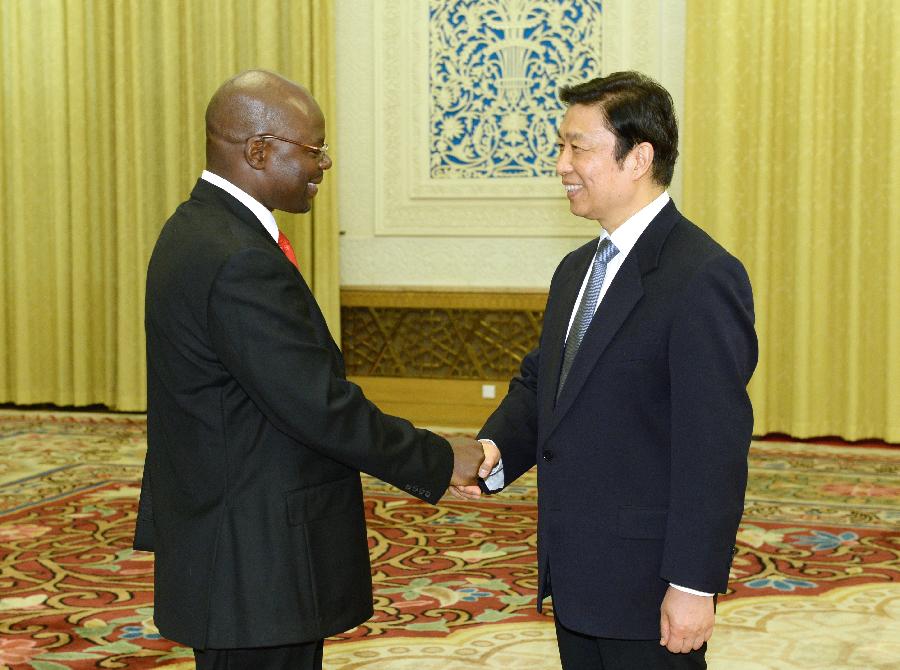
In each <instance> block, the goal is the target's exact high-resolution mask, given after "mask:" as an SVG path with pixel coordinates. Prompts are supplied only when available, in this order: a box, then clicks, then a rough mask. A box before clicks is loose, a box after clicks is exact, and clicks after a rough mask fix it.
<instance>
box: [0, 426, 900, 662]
mask: <svg viewBox="0 0 900 670" xmlns="http://www.w3.org/2000/svg"><path fill="white" fill-rule="evenodd" d="M144 449H145V422H144V419H143V417H142V416H125V415H91V414H70V415H65V414H48V413H14V412H0V561H2V567H0V667H11V668H35V669H36V670H51V669H52V670H58V669H80V668H158V667H167V668H172V667H185V668H190V667H192V666H193V664H192V662H191V658H192V656H191V653H190V650H189V649H185V648H183V647H180V646H178V645H176V644H173V643H171V642H168V641H166V640H164V639H161V638H160V637H159V636H158V634H157V632H156V629H155V628H154V626H153V622H152V591H151V589H152V555H150V554H145V553H142V552H133V551H132V550H131V549H130V542H131V535H132V531H133V527H134V516H135V509H136V500H137V493H138V489H139V485H140V475H141V463H142V460H143V452H144ZM364 486H365V489H366V514H367V518H368V527H369V541H370V547H371V555H372V563H373V574H374V582H375V587H374V590H375V593H374V596H375V609H376V614H375V616H374V617H373V619H372V620H370V621H369V622H367V623H366V624H364V625H362V626H360V627H358V628H356V629H354V630H352V631H348V632H347V633H346V634H344V635H342V636H340V637H339V638H336V639H335V640H333V641H330V642H329V643H328V644H327V645H326V651H325V659H326V660H325V666H326V668H407V667H409V668H431V667H434V668H455V667H460V668H462V667H472V666H473V665H474V666H475V667H482V668H494V667H498V668H499V667H505V668H510V667H524V666H525V665H527V666H528V667H529V668H531V669H532V670H539V669H540V668H558V667H559V664H558V659H557V658H556V656H555V648H554V646H553V632H552V624H551V619H550V618H549V616H548V614H544V615H539V614H537V613H536V612H535V609H534V594H535V580H536V568H535V560H534V555H535V532H534V521H535V496H536V492H535V488H534V479H533V477H531V478H525V479H523V480H522V481H520V482H517V484H516V486H515V487H513V489H512V490H511V491H508V492H507V493H505V494H504V495H503V496H502V497H498V498H495V499H492V500H490V501H486V502H482V503H478V504H468V503H463V502H460V501H456V499H453V498H448V499H447V500H446V501H445V502H442V503H441V504H440V505H438V506H435V507H432V506H429V505H427V504H424V503H421V502H419V501H417V500H414V499H411V498H408V497H407V496H405V495H404V494H402V493H401V492H400V491H398V490H396V489H394V488H392V487H390V486H387V485H385V484H383V483H381V482H378V481H375V480H372V479H371V478H366V479H365V481H364ZM898 526H900V450H897V449H873V448H860V447H853V448H840V447H834V446H822V445H808V444H785V443H762V444H755V445H754V448H753V451H752V459H751V483H750V490H749V495H748V501H747V509H746V513H745V517H744V521H743V523H742V526H741V530H740V534H739V552H738V555H737V556H736V558H735V562H734V566H733V575H732V576H733V580H732V582H731V593H730V594H729V595H727V596H725V597H724V598H723V599H722V600H721V601H720V602H721V605H720V616H719V623H718V625H717V631H716V636H715V637H714V640H713V642H714V643H717V644H713V645H711V647H710V667H711V668H713V669H715V668H717V667H718V668H728V669H729V670H730V669H731V668H747V669H754V670H755V669H756V668H787V669H790V668H795V667H796V668H804V667H811V668H832V667H833V668H889V667H890V668H896V667H900V590H898V589H900V584H898V582H900V564H898V557H900V528H898ZM773 626H775V627H777V628H778V630H771V629H772V627H773ZM782 629H784V630H782ZM860 636H862V638H863V639H862V640H860ZM363 638H365V639H363ZM870 639H871V641H870ZM854 640H855V642H854ZM805 663H811V664H808V665H805ZM4 664H5V666H4Z"/></svg>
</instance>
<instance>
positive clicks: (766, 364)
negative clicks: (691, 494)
mask: <svg viewBox="0 0 900 670" xmlns="http://www.w3.org/2000/svg"><path fill="white" fill-rule="evenodd" d="M686 39H687V53H686V65H685V68H686V71H685V118H684V120H683V124H682V127H683V143H682V147H683V174H684V203H683V207H684V210H685V212H686V214H687V215H688V216H689V217H691V218H693V219H694V220H696V221H697V222H698V223H700V224H701V225H702V226H704V227H706V228H707V229H708V230H709V231H710V232H711V233H712V234H713V235H714V236H715V237H717V238H718V239H719V240H721V241H722V242H723V243H724V244H725V245H726V246H727V247H728V248H730V249H731V250H732V251H733V252H734V253H735V254H736V255H737V256H738V257H739V258H741V259H742V260H743V261H744V262H745V264H746V265H747V268H748V271H749V273H750V278H751V281H752V282H753V287H754V294H755V297H756V307H757V328H758V332H759V336H760V365H759V368H758V370H757V372H756V375H755V377H754V379H753V382H752V385H751V394H752V398H753V403H754V407H755V410H756V427H755V432H756V433H758V434H761V433H769V432H782V433H788V434H790V435H794V436H799V437H811V436H822V435H837V436H841V437H844V438H847V439H862V438H872V437H875V438H883V439H886V440H888V441H892V442H900V216H898V206H900V95H898V93H900V49H898V47H897V45H898V43H900V7H898V5H897V3H896V2H894V1H893V0H860V1H859V2H838V1H837V0H780V1H776V0H689V2H688V5H687V38H686Z"/></svg>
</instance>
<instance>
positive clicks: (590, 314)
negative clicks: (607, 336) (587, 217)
mask: <svg viewBox="0 0 900 670" xmlns="http://www.w3.org/2000/svg"><path fill="white" fill-rule="evenodd" d="M617 253H619V250H618V249H616V245H614V244H613V243H612V242H610V240H609V238H608V237H606V238H604V239H603V240H602V241H601V242H600V244H599V245H597V253H596V254H594V266H593V267H592V268H591V276H590V277H589V278H588V283H587V286H585V288H584V294H582V296H581V302H580V303H579V304H578V311H577V312H576V313H575V320H574V321H572V328H571V330H570V331H569V337H568V339H566V352H565V355H564V356H563V364H562V371H561V372H560V373H559V387H558V388H557V391H556V397H557V398H558V397H559V394H560V393H562V388H563V385H564V384H565V383H566V377H568V376H569V370H570V369H571V367H572V361H574V360H575V355H576V354H577V353H578V348H579V347H580V346H581V341H582V340H583V339H584V334H585V333H586V332H587V329H588V326H590V325H591V319H592V318H594V312H596V311H597V298H599V297H600V289H601V288H602V287H603V278H604V277H606V266H607V264H608V263H609V262H610V261H611V260H612V259H613V257H614V256H615V255H616V254H617Z"/></svg>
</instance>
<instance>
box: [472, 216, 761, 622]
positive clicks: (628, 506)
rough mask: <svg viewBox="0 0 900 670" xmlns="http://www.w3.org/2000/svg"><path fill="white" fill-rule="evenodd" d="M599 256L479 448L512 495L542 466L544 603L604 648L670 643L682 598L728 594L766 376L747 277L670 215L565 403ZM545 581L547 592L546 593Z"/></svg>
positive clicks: (571, 259) (625, 284)
mask: <svg viewBox="0 0 900 670" xmlns="http://www.w3.org/2000/svg"><path fill="white" fill-rule="evenodd" d="M596 248H597V240H594V241H592V242H590V243H588V244H586V245H584V246H583V247H581V248H580V249H577V250H575V251H573V252H572V253H570V254H569V255H568V256H566V257H565V258H564V259H563V260H562V262H561V263H560V265H559V267H558V268H557V270H556V273H555V274H554V276H553V280H552V283H551V285H550V295H549V299H548V301H547V308H546V312H545V315H544V325H543V332H542V334H541V339H540V346H539V348H538V349H536V350H535V351H533V352H531V353H530V354H528V356H526V357H525V359H524V361H523V362H522V367H521V373H520V376H518V377H516V378H515V379H513V381H512V383H511V384H510V388H509V393H508V395H507V396H506V398H505V399H504V400H503V402H502V403H501V405H500V407H499V408H498V409H497V410H496V412H494V414H493V415H492V416H491V417H490V418H489V419H488V422H487V423H486V424H485V427H484V428H483V429H482V431H481V433H480V437H487V438H491V439H493V440H494V441H495V442H496V443H497V445H498V446H499V447H500V450H501V453H502V456H503V465H504V473H505V480H506V483H507V484H508V483H510V482H511V481H513V480H515V479H516V478H517V477H519V476H520V475H521V474H522V473H524V472H525V471H526V470H528V469H529V468H531V467H532V466H533V465H535V463H537V466H538V491H539V497H538V561H539V580H540V581H539V603H540V600H541V599H543V598H544V597H545V596H546V595H547V594H548V593H550V591H551V589H552V595H553V607H554V611H555V613H556V615H557V616H558V617H559V619H560V621H561V622H562V623H563V624H564V625H566V626H567V627H569V628H571V629H574V630H576V631H579V632H582V633H585V634H588V635H593V636H597V637H611V638H622V639H658V637H659V606H660V603H661V602H662V597H663V595H664V593H665V590H666V588H667V586H668V584H669V583H670V582H672V583H675V584H679V585H681V586H686V587H690V588H694V589H697V590H701V591H706V592H718V591H722V590H724V589H725V586H726V582H727V580H728V569H729V565H730V562H731V556H732V549H733V544H734V538H735V534H736V531H737V526H738V522H739V521H740V518H741V512H742V509H743V499H744V489H745V485H746V479H747V450H748V447H749V443H750V435H751V430H752V426H753V415H752V409H751V407H750V402H749V399H748V397H747V393H746V385H747V382H748V381H749V379H750V376H751V374H752V372H753V369H754V368H755V366H756V359H757V344H756V336H755V333H754V329H753V299H752V294H751V291H750V282H749V280H748V278H747V275H746V273H745V271H744V268H743V267H742V266H741V264H740V263H739V262H738V261H737V260H736V259H735V258H734V257H732V256H730V255H729V254H728V253H727V252H725V250H724V249H722V247H720V246H719V245H718V244H717V243H716V242H715V241H714V240H712V239H711V238H710V237H709V236H708V235H707V234H706V233H704V232H703V231H702V230H700V229H699V228H697V227H696V226H695V225H694V224H692V223H691V222H690V221H688V220H687V219H685V218H684V217H683V216H682V215H681V214H680V213H679V212H678V210H677V209H676V208H675V205H674V204H673V203H672V202H669V203H668V204H667V205H666V206H665V207H664V208H663V210H662V211H661V212H660V213H659V214H658V215H657V216H656V218H655V219H654V220H653V221H652V222H651V223H650V225H649V227H648V228H647V229H646V230H645V231H644V233H643V234H642V235H641V237H640V238H639V239H638V241H637V243H636V244H635V246H634V247H633V248H632V250H631V253H630V254H629V255H628V257H627V258H626V259H625V261H624V263H623V264H622V266H621V267H620V269H619V271H618V273H617V274H616V276H615V278H614V280H613V282H612V284H611V285H610V287H609V289H608V291H607V293H606V295H605V297H604V299H603V301H602V302H601V303H600V306H599V308H598V311H597V313H596V315H595V317H594V319H593V320H592V322H591V325H590V327H589V329H588V331H587V333H586V335H585V338H584V340H583V342H582V345H581V348H580V349H579V351H578V354H577V356H576V358H575V361H574V362H573V365H572V369H571V371H570V373H569V377H568V379H567V381H566V384H565V386H564V388H563V391H562V393H561V394H560V396H559V399H558V401H557V402H555V395H556V390H557V384H558V380H559V371H560V365H561V362H562V357H563V344H564V339H565V334H566V327H567V325H568V321H569V318H570V316H571V313H572V310H573V307H574V303H575V299H576V297H577V295H578V291H579V289H580V287H581V282H582V280H583V279H584V275H585V272H586V271H587V267H588V264H589V263H590V261H591V258H592V256H593V254H594V251H595V250H596ZM548 575H549V581H550V583H549V584H548V583H547V578H548Z"/></svg>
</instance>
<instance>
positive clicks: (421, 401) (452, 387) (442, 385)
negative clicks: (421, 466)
mask: <svg viewBox="0 0 900 670" xmlns="http://www.w3.org/2000/svg"><path fill="white" fill-rule="evenodd" d="M350 381H352V382H354V383H356V384H359V386H360V387H361V388H362V390H363V392H364V393H365V394H366V397H367V398H368V399H369V400H371V401H372V402H373V403H375V404H376V405H378V407H379V409H381V410H382V411H383V412H386V413H388V414H394V415H396V416H401V417H403V418H404V419H409V420H410V421H411V422H413V423H414V424H416V425H417V426H443V427H452V428H474V429H477V428H481V426H482V425H483V424H484V422H485V421H486V420H487V418H488V416H490V414H491V412H493V411H494V409H496V407H497V405H498V404H500V401H501V400H502V399H503V396H505V395H506V389H507V386H508V385H509V380H508V379H507V380H502V381H471V380H457V379H416V378H409V377H350ZM485 386H487V387H491V386H493V388H494V394H495V397H494V398H484V397H483V387H485Z"/></svg>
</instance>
